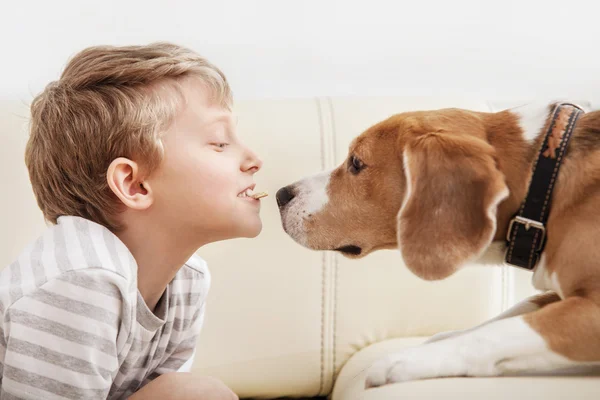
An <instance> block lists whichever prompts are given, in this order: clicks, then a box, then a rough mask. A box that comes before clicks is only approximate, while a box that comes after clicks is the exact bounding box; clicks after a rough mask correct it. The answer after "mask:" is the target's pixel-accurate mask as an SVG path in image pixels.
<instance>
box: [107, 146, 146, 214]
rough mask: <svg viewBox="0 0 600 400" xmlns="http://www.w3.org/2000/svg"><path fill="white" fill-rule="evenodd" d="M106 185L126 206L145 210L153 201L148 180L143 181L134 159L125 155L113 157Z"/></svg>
mask: <svg viewBox="0 0 600 400" xmlns="http://www.w3.org/2000/svg"><path fill="white" fill-rule="evenodd" d="M106 178H107V180H108V186H109V187H110V189H111V190H112V191H113V193H114V194H115V195H116V196H117V197H118V198H119V200H121V202H122V203H123V204H124V205H125V206H126V207H127V208H131V209H133V210H138V211H141V210H146V209H148V208H149V207H150V206H151V205H152V203H153V201H154V197H153V193H152V190H151V188H150V184H149V183H148V182H144V181H143V179H142V176H141V171H140V168H139V166H138V164H137V163H136V162H135V161H131V160H130V159H128V158H125V157H119V158H116V159H114V160H113V161H112V162H111V163H110V165H109V167H108V170H107V173H106Z"/></svg>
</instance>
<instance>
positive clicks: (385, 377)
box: [365, 353, 418, 389]
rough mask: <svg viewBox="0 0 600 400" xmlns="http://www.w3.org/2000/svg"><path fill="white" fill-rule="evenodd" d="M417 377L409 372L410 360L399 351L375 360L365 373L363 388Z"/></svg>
mask: <svg viewBox="0 0 600 400" xmlns="http://www.w3.org/2000/svg"><path fill="white" fill-rule="evenodd" d="M412 379H418V376H415V375H414V374H412V373H411V370H410V360H409V359H408V358H406V357H404V356H403V355H402V354H401V353H398V354H394V355H390V356H387V357H385V358H382V359H381V360H379V361H377V362H375V363H374V364H373V365H372V366H371V367H370V368H369V371H368V373H367V379H366V381H365V389H369V388H373V387H379V386H383V385H388V384H391V383H399V382H405V381H409V380H412Z"/></svg>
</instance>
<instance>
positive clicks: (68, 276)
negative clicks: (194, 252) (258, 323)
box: [0, 217, 210, 400]
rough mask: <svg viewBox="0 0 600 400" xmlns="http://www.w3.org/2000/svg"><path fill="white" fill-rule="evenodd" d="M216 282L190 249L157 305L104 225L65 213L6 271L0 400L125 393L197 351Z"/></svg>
mask: <svg viewBox="0 0 600 400" xmlns="http://www.w3.org/2000/svg"><path fill="white" fill-rule="evenodd" d="M209 286H210V275H209V273H208V269H207V267H206V263H205V262H204V261H203V260H202V259H200V258H199V257H197V256H194V257H192V258H191V259H190V260H189V261H188V262H187V263H186V264H185V265H184V266H183V267H182V268H181V269H180V270H179V271H178V272H177V275H176V276H175V278H174V279H173V280H172V281H171V282H170V283H169V284H168V286H167V288H166V291H165V292H164V294H163V296H162V297H161V299H160V300H159V302H158V304H157V306H156V308H155V310H154V312H152V311H151V310H150V309H148V307H147V306H146V303H145V302H144V299H143V298H142V297H141V295H140V293H139V291H138V289H137V265H136V262H135V260H134V258H133V256H132V254H131V253H130V252H129V250H128V249H127V248H126V247H125V245H124V244H123V242H121V241H120V240H119V239H118V238H117V237H116V236H115V235H114V234H113V233H111V232H110V231H109V230H108V229H106V228H105V227H103V226H101V225H99V224H96V223H94V222H91V221H88V220H86V219H83V218H79V217H60V218H59V219H58V223H57V225H55V226H52V227H50V228H48V229H47V230H46V232H45V233H44V235H43V236H41V237H40V238H38V239H37V240H36V241H35V242H33V243H32V244H31V245H30V246H28V247H27V248H26V249H25V250H24V251H23V253H22V254H21V255H20V256H19V257H18V259H17V261H15V262H14V263H13V264H11V265H9V266H8V267H6V268H4V269H3V270H2V271H0V313H1V315H2V318H1V319H0V376H1V380H0V385H1V391H0V399H2V400H6V399H121V398H126V397H127V396H129V395H131V394H132V393H134V392H135V391H137V390H138V389H139V388H141V387H142V386H144V385H145V384H147V383H148V382H150V381H151V380H152V379H154V378H156V377H157V376H159V375H161V374H164V373H166V372H172V371H177V370H179V369H180V367H181V366H182V365H183V364H184V363H186V361H188V360H190V359H191V357H192V355H193V352H194V349H195V344H196V338H197V336H198V334H199V332H200V328H201V325H202V321H203V319H204V308H205V299H206V295H207V292H208V289H209Z"/></svg>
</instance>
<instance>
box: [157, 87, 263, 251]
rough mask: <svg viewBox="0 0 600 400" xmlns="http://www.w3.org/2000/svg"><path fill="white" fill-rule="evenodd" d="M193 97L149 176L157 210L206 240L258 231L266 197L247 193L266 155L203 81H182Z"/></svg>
mask: <svg viewBox="0 0 600 400" xmlns="http://www.w3.org/2000/svg"><path fill="white" fill-rule="evenodd" d="M182 87H183V91H184V93H183V94H184V96H185V99H186V101H187V103H186V104H185V105H184V106H183V109H182V110H181V111H180V112H179V114H178V115H177V117H176V118H175V120H174V122H173V125H172V126H171V128H170V129H169V130H168V131H167V132H166V133H165V135H164V136H163V144H164V150H165V152H164V159H163V162H162V163H161V165H160V166H159V167H158V169H157V170H156V171H155V172H154V173H152V174H151V176H150V177H149V179H148V181H149V183H150V184H151V185H152V191H153V193H154V201H153V204H152V207H153V208H154V212H155V213H158V214H159V215H160V217H159V220H160V221H161V222H162V223H164V224H165V225H166V226H168V227H169V228H171V229H173V230H177V232H173V233H174V234H176V235H195V236H197V237H198V239H199V240H202V241H204V242H213V241H218V240H224V239H230V238H234V237H255V236H257V235H258V234H259V233H260V231H261V229H262V223H261V220H260V216H259V211H260V200H255V199H253V198H251V197H247V196H245V195H244V193H245V192H246V190H247V189H253V187H254V182H253V175H254V174H255V173H256V172H257V171H258V170H259V169H260V168H261V166H262V161H261V160H260V159H259V158H258V157H257V156H256V154H254V153H253V152H252V151H251V150H250V149H248V148H247V147H246V146H244V145H243V144H242V143H241V142H240V141H239V140H238V138H237V136H236V124H235V119H234V117H233V115H232V113H231V112H230V111H228V110H226V109H223V108H221V107H220V106H218V105H213V104H211V103H210V102H209V100H208V99H207V96H206V89H205V87H203V86H202V84H201V83H199V82H197V81H195V80H193V79H187V80H185V81H183V82H182Z"/></svg>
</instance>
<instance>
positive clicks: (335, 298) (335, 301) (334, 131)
mask: <svg viewBox="0 0 600 400" xmlns="http://www.w3.org/2000/svg"><path fill="white" fill-rule="evenodd" d="M327 101H328V104H329V113H330V114H331V136H332V143H333V163H334V165H336V163H337V160H336V157H335V155H336V149H337V141H336V140H337V129H336V126H335V113H334V108H333V101H332V100H331V97H328V98H327ZM333 257H334V280H333V285H334V286H333V347H332V351H333V368H332V370H331V384H332V386H333V384H334V382H335V377H336V373H337V370H336V368H337V305H338V277H339V275H338V271H339V268H338V266H339V262H338V261H339V258H338V256H337V255H334V256H333Z"/></svg>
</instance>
